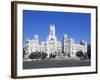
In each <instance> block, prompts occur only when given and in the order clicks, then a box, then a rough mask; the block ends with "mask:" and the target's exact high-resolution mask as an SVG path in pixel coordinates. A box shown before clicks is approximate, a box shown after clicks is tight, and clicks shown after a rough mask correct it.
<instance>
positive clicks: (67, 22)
mask: <svg viewBox="0 0 100 80" xmlns="http://www.w3.org/2000/svg"><path fill="white" fill-rule="evenodd" d="M90 20H91V15H90V14H89V13H71V12H51V11H33V10H23V40H24V41H23V45H24V46H25V42H26V39H27V38H30V39H32V38H33V35H34V34H38V35H39V40H40V41H45V40H46V39H47V36H48V34H49V27H50V24H54V25H55V28H56V36H57V39H58V40H62V39H63V34H67V35H68V36H69V37H71V38H74V39H75V42H77V43H79V42H80V40H82V39H83V40H85V41H87V43H90V34H91V33H90V30H91V29H90V26H91V25H90V24H91V23H90Z"/></svg>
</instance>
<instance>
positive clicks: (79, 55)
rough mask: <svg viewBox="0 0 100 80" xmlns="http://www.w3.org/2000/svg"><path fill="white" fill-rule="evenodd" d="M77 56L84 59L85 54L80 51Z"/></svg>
mask: <svg viewBox="0 0 100 80" xmlns="http://www.w3.org/2000/svg"><path fill="white" fill-rule="evenodd" d="M76 56H78V57H83V56H84V54H83V52H82V51H78V52H76Z"/></svg>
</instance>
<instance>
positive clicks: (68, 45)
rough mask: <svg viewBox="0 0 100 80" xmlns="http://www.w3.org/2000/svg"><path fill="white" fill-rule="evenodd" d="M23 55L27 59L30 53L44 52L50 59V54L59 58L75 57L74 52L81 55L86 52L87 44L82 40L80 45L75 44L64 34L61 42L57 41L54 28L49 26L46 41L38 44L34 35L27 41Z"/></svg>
mask: <svg viewBox="0 0 100 80" xmlns="http://www.w3.org/2000/svg"><path fill="white" fill-rule="evenodd" d="M24 50H25V54H24V58H25V59H28V57H29V55H30V54H31V53H32V52H37V51H38V52H45V53H47V55H48V56H47V57H48V58H49V57H50V54H53V55H56V56H57V57H59V56H69V57H76V52H78V51H82V52H83V53H86V52H87V44H86V42H85V41H84V40H82V41H81V42H80V44H77V43H75V41H74V39H72V38H69V37H68V36H67V35H66V34H65V35H63V41H62V42H61V41H59V40H57V37H56V34H55V26H54V25H50V31H49V35H48V37H47V40H46V41H42V42H41V43H40V42H39V36H38V35H34V37H33V39H32V40H30V39H27V41H26V46H25V48H24Z"/></svg>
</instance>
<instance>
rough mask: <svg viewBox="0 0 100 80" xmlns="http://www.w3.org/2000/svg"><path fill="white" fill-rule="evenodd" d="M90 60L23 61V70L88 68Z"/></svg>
mask: <svg viewBox="0 0 100 80" xmlns="http://www.w3.org/2000/svg"><path fill="white" fill-rule="evenodd" d="M90 65H91V62H90V60H59V61H57V60H45V61H24V62H23V69H36V68H37V69H38V68H54V67H77V66H90Z"/></svg>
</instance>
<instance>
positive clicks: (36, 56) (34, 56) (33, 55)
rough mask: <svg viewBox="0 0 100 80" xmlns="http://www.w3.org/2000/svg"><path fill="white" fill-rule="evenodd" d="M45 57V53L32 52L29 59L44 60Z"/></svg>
mask: <svg viewBox="0 0 100 80" xmlns="http://www.w3.org/2000/svg"><path fill="white" fill-rule="evenodd" d="M46 57H47V53H44V52H32V53H31V54H30V55H29V58H30V59H39V58H40V59H45V58H46Z"/></svg>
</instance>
